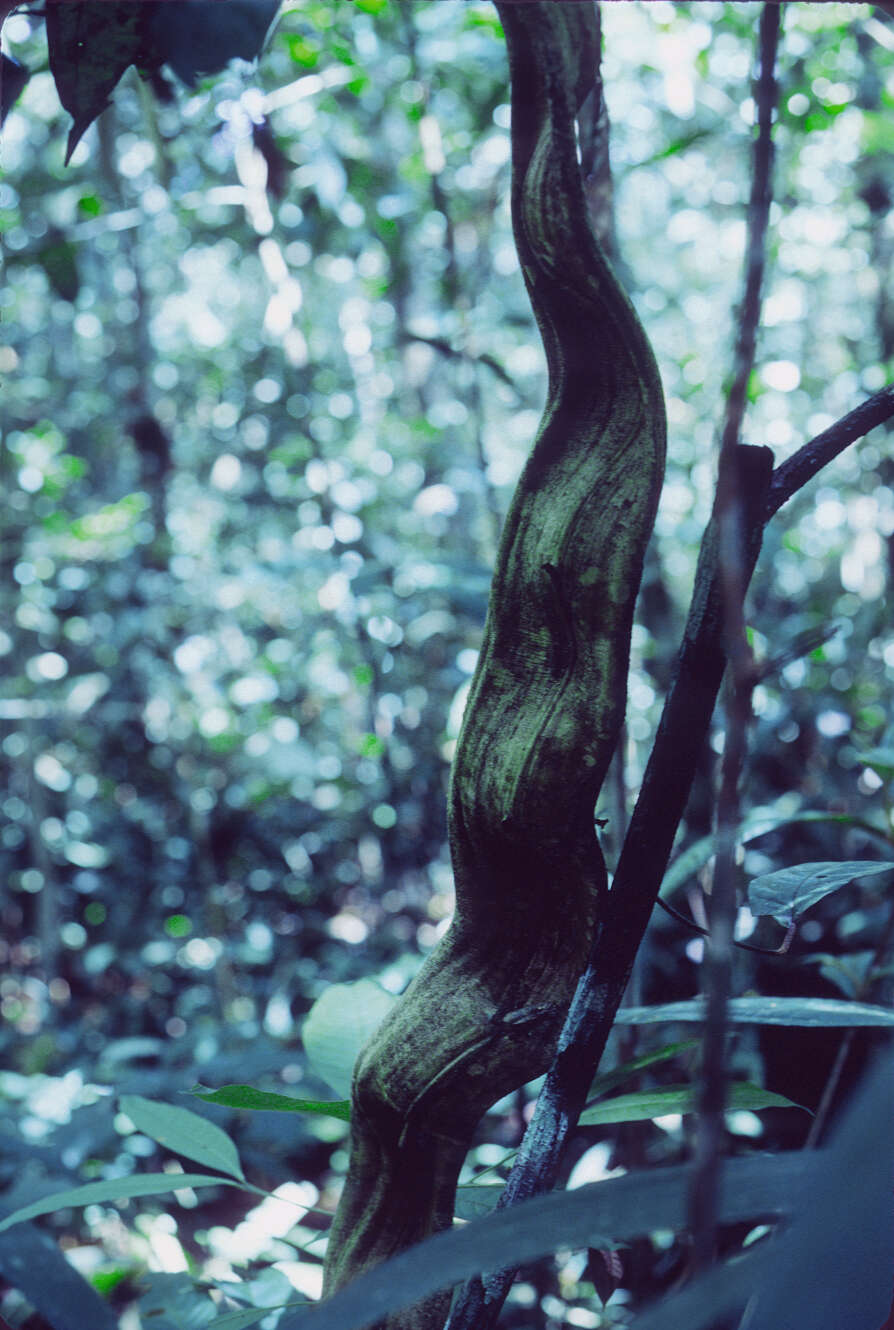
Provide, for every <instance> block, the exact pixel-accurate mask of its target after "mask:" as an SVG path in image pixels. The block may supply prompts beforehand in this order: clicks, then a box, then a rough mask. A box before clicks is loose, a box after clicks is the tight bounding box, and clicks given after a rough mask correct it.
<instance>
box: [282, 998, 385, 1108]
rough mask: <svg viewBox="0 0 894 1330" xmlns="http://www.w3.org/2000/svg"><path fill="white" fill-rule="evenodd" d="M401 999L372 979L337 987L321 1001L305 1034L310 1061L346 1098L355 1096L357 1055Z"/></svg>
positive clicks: (309, 1017)
mask: <svg viewBox="0 0 894 1330" xmlns="http://www.w3.org/2000/svg"><path fill="white" fill-rule="evenodd" d="M396 1001H397V998H396V997H394V996H393V994H391V993H386V991H385V989H384V988H382V987H380V985H379V984H377V983H374V982H373V980H372V979H360V980H358V981H357V983H355V984H333V985H332V987H331V988H327V989H326V991H325V993H323V994H322V995H321V996H320V997H318V998H317V1000H316V1002H315V1003H314V1004H313V1006H312V1007H311V1009H310V1011H309V1012H308V1015H307V1019H306V1020H305V1022H304V1027H303V1029H302V1031H301V1037H302V1039H303V1040H304V1047H305V1050H306V1052H307V1057H308V1060H309V1062H310V1064H311V1066H312V1067H313V1069H314V1071H315V1072H316V1073H317V1075H318V1076H322V1078H323V1080H324V1081H328V1083H329V1084H330V1085H331V1086H332V1088H333V1090H335V1092H336V1094H338V1095H340V1096H341V1097H342V1098H343V1099H349V1098H350V1095H351V1076H352V1074H353V1071H354V1063H355V1062H356V1061H357V1054H358V1053H359V1052H360V1050H361V1048H362V1047H363V1045H364V1044H365V1043H366V1041H367V1039H369V1037H370V1035H371V1034H372V1033H373V1031H374V1030H376V1029H377V1028H378V1026H379V1025H381V1023H382V1021H383V1020H384V1019H385V1017H386V1016H387V1015H388V1013H389V1011H390V1010H391V1008H392V1007H393V1006H394V1004H395V1002H396Z"/></svg>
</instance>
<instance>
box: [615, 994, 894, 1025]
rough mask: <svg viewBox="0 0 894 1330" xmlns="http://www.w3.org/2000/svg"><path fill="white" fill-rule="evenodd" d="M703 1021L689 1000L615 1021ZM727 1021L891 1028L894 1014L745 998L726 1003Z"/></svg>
mask: <svg viewBox="0 0 894 1330" xmlns="http://www.w3.org/2000/svg"><path fill="white" fill-rule="evenodd" d="M704 1019H705V1006H704V1002H703V1001H702V1000H701V998H693V999H691V1000H689V1001H687V1002H664V1003H662V1004H661V1005H660V1006H656V1007H622V1008H621V1010H620V1011H619V1012H618V1014H617V1016H616V1017H615V1022H616V1024H618V1025H651V1024H652V1023H653V1022H654V1021H696V1022H699V1023H701V1022H702V1021H703V1020H704ZM727 1019H728V1020H729V1021H731V1022H732V1023H733V1024H740V1025H801V1026H848V1025H853V1026H857V1025H861V1026H862V1025H887V1026H894V1011H891V1010H889V1008H887V1007H873V1006H870V1005H869V1004H868V1003H866V1002H843V1001H840V1000H839V999H837V998H779V997H745V998H733V999H732V1000H731V1001H730V1002H729V1003H728V1004H727Z"/></svg>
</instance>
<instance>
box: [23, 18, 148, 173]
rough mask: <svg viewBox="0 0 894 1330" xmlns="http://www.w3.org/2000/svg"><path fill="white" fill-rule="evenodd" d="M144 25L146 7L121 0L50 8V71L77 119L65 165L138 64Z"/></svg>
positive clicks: (64, 100)
mask: <svg viewBox="0 0 894 1330" xmlns="http://www.w3.org/2000/svg"><path fill="white" fill-rule="evenodd" d="M145 21H146V11H144V10H143V7H142V5H134V4H131V3H121V0H107V3H105V4H102V5H96V4H92V5H90V4H80V5H72V4H59V3H55V4H49V5H47V10H46V22H47V48H48V52H49V58H50V69H51V70H52V73H53V78H54V80H55V82H56V91H57V92H58V94H59V100H60V102H61V103H62V105H63V106H64V107H65V109H66V111H67V112H68V114H69V115H70V116H71V118H72V120H73V121H74V124H73V125H72V128H71V133H70V134H69V136H68V151H67V153H66V156H65V160H66V162H68V160H69V158H70V157H71V154H72V153H73V152H74V150H75V148H76V147H77V144H78V141H79V139H80V138H81V136H82V135H83V133H84V131H85V130H86V129H87V128H88V127H89V126H90V125H91V124H92V123H93V121H94V120H95V119H96V117H97V116H98V115H99V114H100V112H102V111H104V110H105V108H106V107H107V106H108V104H109V98H110V96H111V94H112V91H113V90H114V88H115V85H116V83H117V82H118V80H119V79H120V77H121V75H122V74H123V73H124V71H125V69H127V67H128V66H129V65H132V64H135V63H138V62H139V61H140V59H141V55H142V52H143V46H144V32H145Z"/></svg>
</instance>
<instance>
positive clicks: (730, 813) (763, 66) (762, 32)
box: [689, 4, 782, 1269]
mask: <svg viewBox="0 0 894 1330" xmlns="http://www.w3.org/2000/svg"><path fill="white" fill-rule="evenodd" d="M781 12H782V11H781V6H780V5H778V4H765V5H764V7H763V9H762V10H761V17H760V26H759V31H758V69H759V72H758V77H757V79H756V80H755V85H754V95H755V102H756V104H757V136H756V138H755V141H754V156H753V164H752V178H751V198H750V201H749V205H748V250H747V258H746V265H745V284H744V292H743V295H742V303H741V307H740V312H739V330H738V336H737V338H736V348H735V360H734V363H735V372H734V374H733V381H732V384H731V387H730V392H729V396H728V398H727V403H726V411H725V414H724V422H723V430H722V433H721V440H720V468H719V477H718V485H717V511H718V533H719V540H718V557H719V572H720V580H721V586H722V596H723V623H724V635H725V639H726V640H725V647H726V654H727V656H728V658H729V661H730V665H731V671H730V675H731V677H730V680H729V686H728V689H727V705H726V732H725V742H724V747H723V760H722V766H721V781H720V790H719V793H718V800H717V832H716V852H715V859H714V877H713V884H712V891H711V898H710V918H709V935H708V945H707V947H706V950H705V959H704V967H703V971H702V976H703V981H704V983H703V986H704V993H705V1026H704V1035H703V1043H702V1074H701V1080H700V1087H699V1103H698V1129H697V1137H696V1148H695V1160H694V1166H693V1174H692V1182H691V1188H690V1194H689V1220H690V1228H691V1230H692V1238H693V1264H694V1267H695V1268H696V1269H705V1268H707V1267H708V1266H709V1265H710V1264H711V1263H712V1261H713V1259H714V1242H715V1234H716V1229H717V1201H718V1191H717V1189H718V1184H719V1178H720V1161H721V1158H722V1156H723V1142H724V1133H725V1121H724V1110H725V1108H726V1088H727V1079H728V1071H727V1037H726V1035H727V1003H728V1001H729V997H730V994H731V992H732V973H733V954H734V952H733V933H734V930H735V923H736V908H737V891H736V884H737V872H736V843H737V840H738V829H739V820H740V818H739V781H740V779H741V774H742V769H743V767H744V765H745V756H746V753H747V751H748V726H749V722H750V720H751V696H752V692H753V689H754V683H755V670H754V658H753V655H752V652H751V648H750V646H749V644H748V639H747V636H746V632H745V591H746V586H747V582H748V579H749V577H750V570H746V568H745V566H744V559H743V548H742V539H741V526H742V520H743V512H742V503H741V498H740V494H739V491H738V487H737V486H736V484H735V468H734V467H733V466H732V465H731V461H732V459H733V458H734V456H735V450H736V448H737V446H738V443H739V435H740V433H741V429H742V421H743V419H744V415H745V400H746V390H747V387H748V380H749V378H750V377H751V371H752V368H753V366H754V357H755V350H756V346H757V329H758V327H759V325H760V317H761V288H762V285H763V279H764V272H765V269H766V251H767V228H768V225H769V219H770V203H771V201H772V197H773V113H774V110H775V108H776V101H777V95H778V89H777V82H776V52H777V48H778V45H779V28H780V17H781Z"/></svg>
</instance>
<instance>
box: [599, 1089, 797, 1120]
mask: <svg viewBox="0 0 894 1330" xmlns="http://www.w3.org/2000/svg"><path fill="white" fill-rule="evenodd" d="M696 1100H697V1091H696V1089H695V1087H694V1086H691V1085H666V1086H662V1088H661V1089H660V1090H638V1091H636V1092H635V1093H633V1094H622V1095H617V1096H616V1097H615V1098H614V1099H605V1100H603V1102H602V1103H601V1104H593V1105H591V1107H590V1108H585V1109H584V1111H583V1113H581V1115H580V1122H581V1124H582V1125H583V1126H587V1127H595V1126H604V1125H606V1124H607V1123H609V1122H644V1121H645V1120H646V1119H647V1118H660V1117H664V1116H665V1115H666V1114H668V1113H694V1112H695V1110H696ZM726 1106H727V1108H729V1109H734V1108H748V1109H751V1110H752V1111H753V1110H755V1109H760V1108H799V1107H800V1105H799V1104H794V1103H792V1101H791V1099H786V1098H785V1096H784V1095H781V1094H774V1093H773V1091H772V1090H764V1089H762V1088H761V1087H760V1086H759V1085H749V1084H748V1082H747V1081H739V1082H738V1083H735V1084H733V1085H731V1086H730V1087H729V1093H728V1095H727V1101H726Z"/></svg>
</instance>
